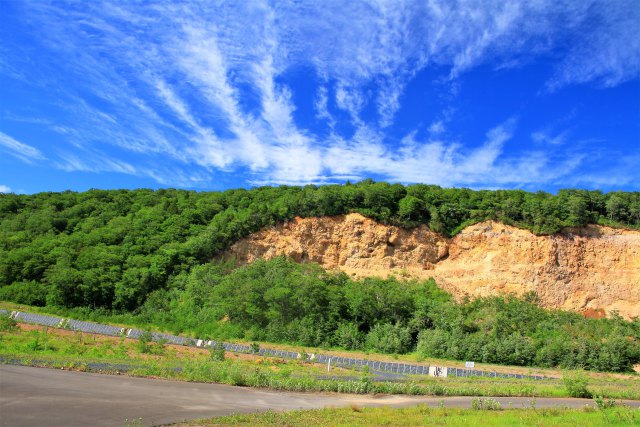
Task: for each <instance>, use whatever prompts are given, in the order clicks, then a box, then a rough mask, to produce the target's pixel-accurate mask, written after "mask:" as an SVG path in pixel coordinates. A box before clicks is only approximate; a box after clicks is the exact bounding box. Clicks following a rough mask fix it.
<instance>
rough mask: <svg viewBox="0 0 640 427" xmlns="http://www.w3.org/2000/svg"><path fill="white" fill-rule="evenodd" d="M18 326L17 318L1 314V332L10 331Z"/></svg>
mask: <svg viewBox="0 0 640 427" xmlns="http://www.w3.org/2000/svg"><path fill="white" fill-rule="evenodd" d="M17 327H18V324H17V323H16V321H15V320H13V319H12V318H10V317H9V316H3V315H0V332H9V331H13V330H14V329H16V328H17Z"/></svg>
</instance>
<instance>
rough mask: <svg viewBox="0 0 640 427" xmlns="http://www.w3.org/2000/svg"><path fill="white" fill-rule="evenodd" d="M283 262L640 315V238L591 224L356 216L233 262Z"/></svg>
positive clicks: (296, 225)
mask: <svg viewBox="0 0 640 427" xmlns="http://www.w3.org/2000/svg"><path fill="white" fill-rule="evenodd" d="M282 254H284V255H286V256H288V257H291V258H293V259H294V260H296V261H298V262H315V263H318V264H320V265H321V266H322V267H324V268H326V269H339V270H341V271H344V272H346V273H348V274H350V275H352V276H354V277H359V278H364V277H369V276H378V277H387V276H389V275H396V276H397V277H405V278H408V277H412V278H420V279H428V278H430V277H433V278H434V279H435V280H436V283H438V285H440V286H441V287H443V288H444V289H446V290H447V291H449V292H451V293H452V294H454V295H456V296H458V297H462V296H465V295H469V296H471V297H479V296H490V295H497V294H504V293H513V294H516V295H520V296H522V295H524V294H526V293H528V292H535V293H536V294H537V295H538V297H539V301H540V303H541V305H543V306H544V307H547V308H561V309H570V310H577V311H582V312H586V313H587V314H589V315H604V313H605V312H606V313H610V312H612V311H613V310H616V311H618V312H619V313H620V315H622V316H623V317H626V318H632V317H635V316H638V315H639V314H640V231H631V230H619V229H613V228H610V227H603V226H594V225H592V226H588V227H581V228H573V229H567V230H566V231H565V232H563V233H559V234H555V235H551V236H536V235H534V234H532V233H531V232H529V231H527V230H521V229H518V228H515V227H512V226H508V225H503V224H500V223H498V222H495V221H485V222H481V223H478V224H475V225H471V226H469V227H466V228H465V229H463V230H462V231H461V232H460V233H458V234H457V235H456V236H455V237H453V238H447V237H445V236H442V235H440V234H438V233H435V232H433V231H431V230H429V228H428V227H426V226H424V225H423V226H420V227H418V228H416V229H413V230H404V229H402V228H400V227H396V226H387V225H384V224H379V223H376V222H375V221H373V220H371V219H368V218H365V217H363V216H362V215H360V214H349V215H341V216H336V217H324V218H295V219H294V220H293V221H290V222H287V223H285V224H279V225H277V226H274V227H271V228H267V229H264V230H261V231H259V232H257V233H254V234H252V235H251V236H248V237H246V238H243V239H241V240H240V241H238V242H236V243H234V244H233V245H232V246H231V249H230V250H229V251H228V252H227V253H226V256H227V257H229V256H232V257H234V258H235V259H237V261H238V262H239V263H241V264H246V263H249V262H252V261H255V260H256V259H258V258H273V257H275V256H278V255H282Z"/></svg>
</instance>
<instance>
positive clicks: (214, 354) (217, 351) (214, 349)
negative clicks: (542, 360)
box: [209, 342, 225, 362]
mask: <svg viewBox="0 0 640 427" xmlns="http://www.w3.org/2000/svg"><path fill="white" fill-rule="evenodd" d="M209 356H210V358H211V360H213V361H216V362H222V361H223V360H224V356H225V350H224V345H222V343H220V342H216V343H214V344H213V345H212V346H210V347H209Z"/></svg>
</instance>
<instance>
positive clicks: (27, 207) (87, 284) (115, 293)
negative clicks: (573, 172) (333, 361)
mask: <svg viewBox="0 0 640 427" xmlns="http://www.w3.org/2000/svg"><path fill="white" fill-rule="evenodd" d="M349 212H359V213H361V214H363V215H365V216H368V217H370V218H373V219H375V220H377V221H380V222H383V223H387V224H395V225H399V226H402V227H405V228H412V227H415V226H418V225H420V224H427V225H428V226H429V227H430V228H431V229H432V230H434V231H437V232H440V233H442V234H444V235H448V236H452V235H455V234H456V233H457V232H459V231H460V230H461V229H463V228H464V227H466V226H467V225H470V224H472V223H475V222H478V221H483V220H486V219H494V220H498V221H501V222H503V223H506V224H511V225H515V226H517V227H521V228H526V229H529V230H531V231H532V232H533V233H536V234H552V233H556V232H559V231H561V230H562V229H563V228H565V227H577V226H584V225H587V224H603V225H610V226H614V227H625V228H640V192H611V193H602V192H600V191H586V190H560V191H559V192H558V193H557V194H555V195H553V194H549V193H544V192H536V193H531V192H526V191H521V190H498V191H473V190H469V189H455V188H441V187H438V186H431V185H410V186H403V185H400V184H388V183H384V182H373V181H371V180H366V181H362V182H359V183H356V184H349V183H348V184H346V185H327V186H313V185H309V186H304V187H288V186H281V187H260V188H254V189H250V190H245V189H238V190H228V191H224V192H195V191H185V190H174V189H161V190H157V191H152V190H144V189H142V190H89V191H86V192H81V193H77V192H71V191H66V192H62V193H39V194H34V195H15V194H0V299H2V300H6V301H13V302H17V303H21V304H29V305H36V306H48V307H57V308H60V309H74V310H80V311H82V310H84V312H85V313H90V312H95V313H102V314H104V313H111V314H113V315H122V314H129V315H132V316H136V317H137V318H138V319H140V321H143V319H147V320H146V321H148V322H150V323H153V324H157V325H163V327H166V328H170V329H173V330H175V331H176V332H182V331H191V332H201V333H207V334H217V335H219V336H221V337H244V338H249V339H264V340H270V341H278V342H295V343H300V344H304V345H330V346H339V347H344V348H363V349H364V348H371V349H375V350H376V351H383V352H389V353H402V352H407V351H413V350H417V351H418V352H421V353H423V354H424V355H425V356H437V357H448V358H456V359H459V358H469V357H470V356H471V355H472V356H474V358H475V360H483V361H494V360H492V358H495V357H497V356H496V355H500V356H499V359H500V360H502V361H503V363H515V364H521V365H532V364H536V365H542V366H578V365H580V366H585V367H588V368H590V369H599V370H628V369H629V367H630V363H634V361H635V363H637V361H638V357H640V356H639V355H638V340H639V339H640V337H639V328H638V320H635V321H634V322H625V321H623V320H621V319H610V320H600V321H593V320H586V319H583V320H579V319H581V318H580V317H579V316H577V315H575V314H570V313H556V312H546V311H544V310H541V309H539V308H537V306H536V305H535V296H531V297H530V298H529V299H530V301H528V302H527V301H518V300H512V299H509V300H504V299H500V298H496V299H490V300H477V301H473V302H466V303H462V304H457V303H455V302H453V301H451V299H450V298H449V296H448V295H446V294H444V293H443V292H441V291H439V290H438V289H437V287H436V286H435V285H434V284H433V283H432V282H426V283H414V282H409V283H404V282H402V283H401V282H397V281H395V279H389V280H379V279H366V280H364V281H362V282H354V281H351V280H350V279H348V278H346V277H344V276H343V275H332V274H329V273H326V272H323V271H320V270H318V269H317V268H316V267H313V266H304V267H301V266H295V265H293V264H292V263H290V262H288V261H287V260H275V261H272V262H267V263H257V264H256V265H254V266H248V267H243V268H239V269H236V268H235V267H234V266H231V265H221V264H219V263H216V262H211V261H212V260H213V259H214V258H215V257H216V255H218V254H220V253H221V252H222V251H224V250H225V249H226V248H228V247H229V246H230V245H231V244H232V243H233V242H235V241H236V240H238V239H239V238H241V237H244V236H246V235H248V234H249V233H252V232H254V231H257V230H259V229H261V228H263V227H265V226H269V225H273V224H276V223H279V222H282V221H286V220H290V219H292V218H294V217H295V216H302V217H310V216H327V215H338V214H345V213H349ZM269 275H271V276H273V280H271V279H265V277H270V276H269ZM261 277H262V278H263V280H261ZM305 278H308V280H309V282H308V283H307V282H305V280H306V279H305ZM307 285H308V288H305V286H307ZM357 289H363V290H364V291H362V292H361V293H358V291H357ZM380 293H382V294H384V295H387V297H388V298H397V299H398V301H396V302H395V303H391V302H387V303H386V305H385V306H384V307H381V306H380V307H378V306H376V305H375V304H373V303H371V302H370V300H371V299H374V300H378V299H379V294H380ZM246 298H251V299H249V300H246ZM359 304H360V305H359ZM371 304H373V305H371ZM518 316H521V317H518ZM572 316H573V317H572ZM225 319H227V320H225ZM527 322H528V323H527ZM527 325H528V326H527ZM541 325H542V326H541ZM540 328H542V329H540ZM563 328H564V329H563ZM492 340H493V341H492ZM496 343H503V344H500V345H507V344H508V345H510V346H512V347H506V348H502V347H500V348H498V347H496V346H497V344H496ZM504 343H507V344H504ZM540 343H544V345H542V344H540ZM568 346H569V347H568ZM605 350H606V351H605ZM602 354H609V355H610V356H601V355H602ZM607 358H608V359H607ZM614 359H615V360H614Z"/></svg>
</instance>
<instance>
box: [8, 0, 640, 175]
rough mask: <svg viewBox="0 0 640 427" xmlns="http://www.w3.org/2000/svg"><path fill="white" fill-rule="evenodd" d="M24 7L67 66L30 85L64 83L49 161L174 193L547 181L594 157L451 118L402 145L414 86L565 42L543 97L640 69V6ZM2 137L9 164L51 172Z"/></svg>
mask: <svg viewBox="0 0 640 427" xmlns="http://www.w3.org/2000/svg"><path fill="white" fill-rule="evenodd" d="M20 9H21V13H22V14H23V16H24V17H25V19H27V18H28V20H29V22H31V23H32V24H31V25H32V29H33V31H34V33H36V34H38V35H39V36H40V37H39V39H40V40H42V43H44V44H46V46H47V49H49V50H50V52H52V55H59V56H60V59H59V60H58V62H56V60H55V59H53V60H52V62H51V63H50V65H49V67H50V69H49V70H47V68H46V67H44V66H43V67H42V70H39V71H34V72H33V73H34V74H33V75H31V76H29V77H30V78H31V79H32V81H33V84H34V85H37V86H38V87H40V88H47V87H56V88H57V89H56V90H58V91H59V93H58V94H57V102H56V103H57V105H56V107H58V108H59V109H60V110H61V111H64V112H65V113H66V114H65V116H64V117H63V120H62V122H61V123H40V124H41V125H42V126H44V127H47V126H49V127H51V128H52V129H53V130H54V131H55V132H57V133H58V134H59V135H63V136H64V144H66V145H65V146H64V147H62V148H61V147H57V148H56V149H55V150H54V151H55V152H56V153H58V158H57V159H54V160H53V164H54V165H56V167H58V168H60V169H62V170H76V171H94V172H104V171H113V172H118V173H124V174H130V175H141V176H148V177H151V178H153V179H155V180H156V181H158V182H160V183H163V184H169V185H170V184H171V182H175V183H176V184H175V185H194V183H196V184H197V183H203V182H207V180H212V179H213V178H212V177H213V176H215V175H216V174H217V173H229V174H232V173H234V172H237V171H245V170H246V171H247V172H246V173H247V174H248V178H247V180H248V181H249V182H250V183H271V184H279V183H287V184H291V183H323V182H332V181H333V180H340V179H344V177H349V179H353V178H357V177H366V176H369V175H371V174H375V175H378V176H381V177H383V178H385V179H390V180H395V181H402V182H431V183H436V184H442V185H474V186H495V185H524V184H529V183H531V184H536V183H549V182H553V181H555V180H558V179H559V178H561V177H562V176H563V174H564V175H565V176H566V175H567V174H569V173H571V172H572V171H574V170H575V169H576V168H577V167H578V166H579V165H580V164H581V162H583V157H582V156H581V155H576V154H575V153H570V154H571V156H569V155H568V154H569V153H568V152H565V154H566V156H565V158H563V156H562V155H560V154H557V153H560V152H561V151H560V150H561V149H562V147H561V146H562V145H563V144H561V142H562V141H564V139H565V138H566V134H564V133H555V134H554V133H549V132H544V131H539V132H536V133H533V134H530V135H529V137H527V139H531V138H532V139H533V140H535V141H537V142H544V143H547V145H554V146H556V149H555V151H553V152H551V154H550V152H544V151H542V150H539V149H536V148H535V147H534V148H533V149H530V150H522V151H521V152H519V153H518V154H513V153H511V152H509V151H508V150H506V149H505V147H506V146H507V144H509V142H510V141H512V140H513V139H514V138H515V135H517V123H516V121H515V120H507V121H505V122H504V123H502V124H498V125H497V126H496V124H495V123H486V124H485V126H484V130H486V136H485V137H484V139H483V137H482V133H480V136H479V137H477V140H475V141H468V140H466V141H461V140H460V139H459V138H458V137H456V135H455V133H450V132H449V131H448V130H449V129H448V128H449V123H450V122H451V121H452V120H453V119H452V117H451V116H452V114H451V113H450V111H451V107H449V109H445V110H444V111H442V112H441V114H439V115H438V116H435V117H426V118H425V120H426V123H431V124H430V125H429V126H428V132H427V135H423V134H421V133H420V132H419V131H418V126H416V128H415V129H403V130H402V133H401V134H396V135H393V136H391V135H390V134H389V129H391V128H392V127H393V126H394V124H395V123H396V119H397V114H398V112H399V111H400V109H401V107H402V101H403V97H404V96H405V95H406V90H407V86H408V85H409V84H410V83H411V82H412V81H413V79H415V78H416V76H418V75H419V74H420V73H421V72H423V71H424V70H433V69H437V70H439V71H438V73H439V79H440V83H439V84H441V85H445V86H446V85H449V86H450V87H451V88H452V92H454V93H455V92H456V87H457V84H458V81H459V80H460V79H461V78H463V76H464V75H465V73H467V72H469V71H470V70H472V69H474V68H475V67H478V66H481V65H487V64H489V65H490V66H491V67H494V68H501V67H502V68H505V67H506V68H509V67H520V66H523V64H526V63H527V62H528V61H530V60H531V59H532V58H534V57H536V56H540V55H542V56H544V55H548V54H550V52H552V51H553V49H558V48H561V49H562V53H563V54H564V56H565V58H566V59H564V60H561V61H559V62H557V64H556V65H554V67H552V70H551V71H550V74H549V76H548V79H547V81H546V83H543V86H544V88H541V89H545V90H547V91H558V90H561V89H562V88H563V87H566V86H568V85H576V84H585V83H590V82H593V83H595V84H596V85H599V86H605V87H607V86H615V85H618V84H620V83H623V82H625V81H628V80H629V79H633V78H637V77H638V75H639V74H640V66H639V64H640V59H639V57H638V54H639V52H640V46H639V45H638V43H639V42H637V41H635V40H636V39H637V37H634V35H637V23H638V22H639V19H638V12H637V10H638V9H639V8H635V7H634V3H633V1H624V0H621V1H620V2H616V3H603V2H600V1H595V0H593V1H585V2H555V1H551V0H549V1H547V0H542V1H538V2H524V1H508V2H498V1H495V2H493V1H489V2H483V3H482V4H479V3H473V2H451V1H430V2H426V3H425V2H421V1H394V2H384V1H370V2H349V3H346V4H345V3H344V2H322V3H314V2H293V3H275V4H272V3H271V2H266V1H264V2H247V3H244V4H233V5H232V4H229V3H221V4H218V5H215V6H214V5H202V4H196V3H183V4H173V3H153V4H150V5H146V6H141V5H139V4H137V3H122V2H111V1H104V2H96V3H85V4H82V5H80V4H77V3H65V2H63V3H53V4H50V3H37V2H36V3H33V2H32V3H25V4H23V5H21V7H20ZM2 52H3V51H1V50H0V58H2V57H3V54H2ZM594 52H596V53H595V54H594ZM5 53H6V52H5ZM12 59H16V60H17V62H16V63H14V64H13V65H12V68H11V69H12V70H14V71H15V70H19V71H20V72H21V73H22V74H24V71H23V70H22V69H21V63H20V58H12ZM25 61H26V59H25ZM5 62H6V61H4V60H3V61H2V63H5ZM23 65H24V64H23ZM56 67H63V68H64V69H65V73H62V74H61V73H56V72H54V71H55V70H54V68H56ZM299 69H309V70H311V71H310V73H311V74H313V75H314V76H316V77H317V79H318V80H319V83H318V84H317V87H316V88H315V90H314V91H313V93H314V99H313V100H312V101H311V102H312V104H313V105H312V107H313V110H314V114H315V116H316V118H317V119H319V121H321V122H322V123H323V124H324V125H325V126H326V128H325V129H324V132H318V131H317V129H313V128H312V127H311V126H308V125H305V124H304V123H301V122H299V121H297V120H296V114H297V111H298V109H299V106H298V105H296V103H295V100H294V98H295V88H292V87H290V86H288V85H287V83H286V81H285V80H283V79H282V76H284V75H285V74H286V73H287V72H289V71H291V70H299ZM12 73H13V71H12ZM68 80H73V83H74V84H73V85H70V84H69V81H68ZM443 82H444V83H443ZM454 98H455V96H454ZM371 111H373V113H371ZM365 112H366V114H365ZM509 114H513V113H509ZM365 116H366V117H365ZM507 117H508V115H507ZM342 124H346V125H348V126H342V127H341V126H340V125H342ZM54 127H55V129H54ZM345 127H348V128H349V129H350V130H349V131H345V130H344V129H343V128H345ZM445 130H447V132H445ZM2 135H4V134H0V145H2V146H4V147H5V149H7V150H9V152H10V153H16V152H19V151H23V153H22V154H21V155H22V156H24V158H21V159H22V160H25V159H28V160H25V161H33V160H44V156H43V155H42V153H40V151H39V150H37V149H36V148H35V147H29V146H27V152H29V148H31V149H32V151H31V155H25V154H24V150H18V149H15V147H19V146H17V145H16V143H18V144H21V143H19V142H17V141H15V140H13V139H12V138H11V137H8V136H7V135H4V137H5V138H9V139H4V140H3V139H2V138H3V137H2ZM7 141H9V142H7ZM398 141H399V142H398ZM23 145H24V144H23ZM11 146H13V147H14V148H11ZM111 147H113V148H114V151H115V152H117V153H135V154H136V155H137V156H140V158H141V159H143V161H142V164H141V165H140V164H135V165H134V164H133V163H132V162H129V161H126V160H123V159H119V158H118V155H116V154H113V153H111V151H112V150H110V148H111ZM33 150H35V151H33ZM106 151H110V154H106ZM12 155H16V156H17V154H12ZM38 155H39V156H41V157H38ZM185 183H186V184H185Z"/></svg>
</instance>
